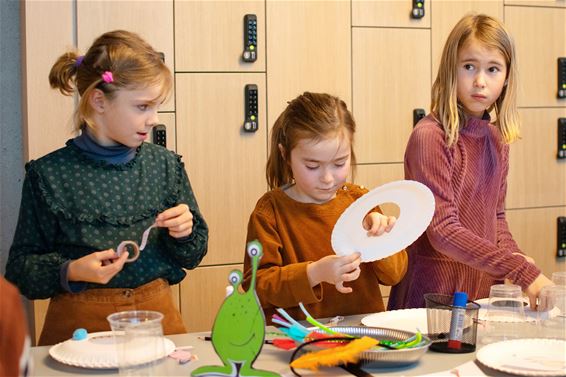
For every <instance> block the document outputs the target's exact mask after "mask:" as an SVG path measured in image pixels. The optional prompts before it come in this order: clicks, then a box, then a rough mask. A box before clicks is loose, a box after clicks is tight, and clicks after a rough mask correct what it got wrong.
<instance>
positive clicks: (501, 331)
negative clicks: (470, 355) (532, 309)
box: [482, 284, 527, 344]
mask: <svg viewBox="0 0 566 377" xmlns="http://www.w3.org/2000/svg"><path fill="white" fill-rule="evenodd" d="M526 304H527V303H526V301H525V299H524V298H523V292H522V290H521V287H519V286H518V285H513V284H496V285H492V286H491V289H490V291H489V303H488V306H487V310H486V314H485V332H484V334H483V337H482V343H484V344H487V343H493V342H498V341H501V340H508V339H514V338H517V337H518V336H519V333H520V331H519V329H520V327H521V326H522V325H523V324H524V323H525V320H526V317H525V305H526Z"/></svg>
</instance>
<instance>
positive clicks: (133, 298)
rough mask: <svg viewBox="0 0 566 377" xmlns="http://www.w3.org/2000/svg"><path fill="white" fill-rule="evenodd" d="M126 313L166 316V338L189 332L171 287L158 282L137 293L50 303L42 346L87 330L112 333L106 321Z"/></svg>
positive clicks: (97, 293)
mask: <svg viewBox="0 0 566 377" xmlns="http://www.w3.org/2000/svg"><path fill="white" fill-rule="evenodd" d="M124 310H155V311H158V312H160V313H162V314H163V333H164V334H165V335H171V334H182V333H185V332H187V330H186V328H185V325H184V324H183V319H182V318H181V313H179V310H177V308H176V307H175V305H174V304H173V295H172V293H171V287H170V286H169V283H167V282H166V281H165V280H164V279H156V280H154V281H152V282H149V283H147V284H144V285H142V286H140V287H138V288H135V289H126V288H106V289H89V290H87V291H84V292H80V293H63V294H60V295H57V296H55V297H53V298H52V299H51V301H50V302H49V307H48V308H47V315H46V317H45V324H44V325H43V330H42V331H41V336H40V337H39V342H38V345H39V346H46V345H51V344H56V343H59V342H62V341H65V340H67V339H70V338H71V337H72V335H73V331H75V330H76V329H78V328H84V329H86V330H87V331H88V332H89V333H91V332H98V331H110V324H109V323H108V321H107V320H106V317H107V316H108V315H110V314H112V313H115V312H121V311H124Z"/></svg>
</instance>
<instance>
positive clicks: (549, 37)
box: [505, 6, 566, 107]
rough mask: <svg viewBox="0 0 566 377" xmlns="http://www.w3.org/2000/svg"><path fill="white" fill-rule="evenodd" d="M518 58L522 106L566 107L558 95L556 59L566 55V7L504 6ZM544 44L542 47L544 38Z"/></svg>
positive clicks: (519, 97)
mask: <svg viewBox="0 0 566 377" xmlns="http://www.w3.org/2000/svg"><path fill="white" fill-rule="evenodd" d="M505 23H506V24H507V26H508V27H509V31H510V32H511V34H512V35H513V37H514V38H515V47H516V50H517V61H518V62H519V93H518V95H517V105H518V106H519V107H557V106H561V107H566V99H559V98H557V96H556V94H557V91H558V77H557V59H558V58H559V57H566V33H565V32H564V25H566V8H540V7H518V6H506V7H505ZM541 38H544V44H543V45H542V46H544V47H542V48H541V43H542V40H541Z"/></svg>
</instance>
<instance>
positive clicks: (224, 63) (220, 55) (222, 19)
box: [175, 0, 265, 72]
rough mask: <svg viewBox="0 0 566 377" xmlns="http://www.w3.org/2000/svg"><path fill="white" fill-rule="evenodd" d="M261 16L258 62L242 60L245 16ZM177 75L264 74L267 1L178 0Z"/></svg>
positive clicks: (176, 27)
mask: <svg viewBox="0 0 566 377" xmlns="http://www.w3.org/2000/svg"><path fill="white" fill-rule="evenodd" d="M246 14H254V15H256V17H257V23H258V33H257V43H258V46H257V50H256V51H257V53H258V57H257V60H256V61H255V62H245V61H243V60H242V53H243V51H244V16H245V15H246ZM175 63H176V69H175V70H176V71H177V72H197V71H206V72H221V71H229V72H242V71H245V72H264V71H265V5H264V1H258V0H239V1H175Z"/></svg>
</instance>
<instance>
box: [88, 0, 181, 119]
mask: <svg viewBox="0 0 566 377" xmlns="http://www.w3.org/2000/svg"><path fill="white" fill-rule="evenodd" d="M117 29H123V30H128V31H132V32H135V33H137V34H139V35H140V36H141V37H142V38H143V39H145V40H146V41H147V42H148V43H149V44H150V45H151V46H152V47H153V48H154V49H155V50H157V51H159V52H163V54H164V55H165V64H167V66H168V67H169V68H170V69H171V72H173V70H174V67H175V61H174V53H173V0H161V1H143V0H130V1H92V0H78V1H77V46H78V47H79V51H81V52H82V53H86V51H87V49H88V48H89V47H90V46H91V45H92V42H94V40H95V39H96V38H97V37H99V36H100V35H101V34H103V33H106V32H108V31H112V30H117ZM174 94H175V91H173V93H172V96H170V97H169V99H168V100H167V102H165V103H164V104H163V105H162V106H161V108H160V109H161V110H163V111H167V110H169V111H171V110H174V107H175V96H174Z"/></svg>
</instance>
